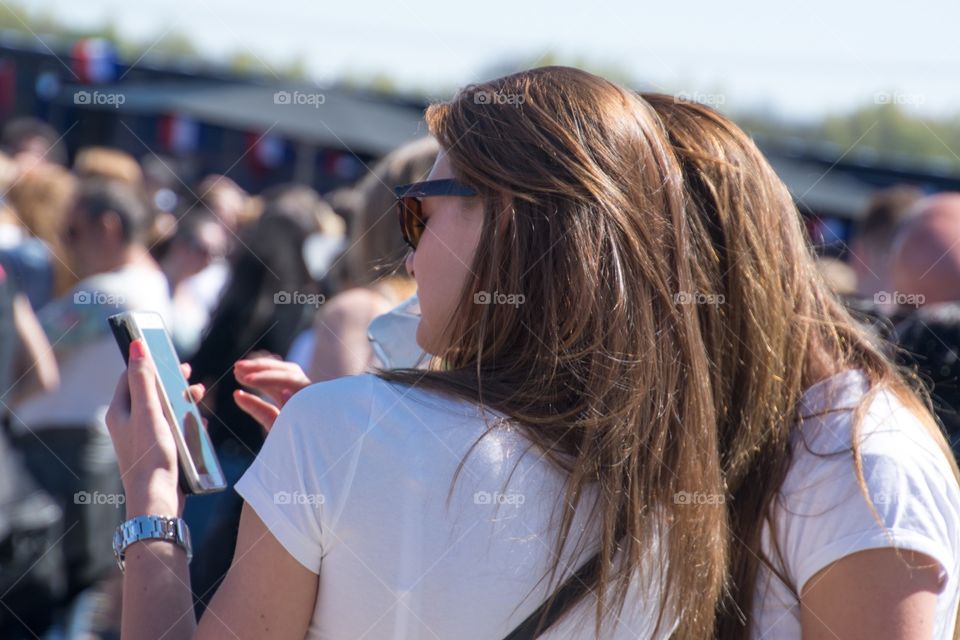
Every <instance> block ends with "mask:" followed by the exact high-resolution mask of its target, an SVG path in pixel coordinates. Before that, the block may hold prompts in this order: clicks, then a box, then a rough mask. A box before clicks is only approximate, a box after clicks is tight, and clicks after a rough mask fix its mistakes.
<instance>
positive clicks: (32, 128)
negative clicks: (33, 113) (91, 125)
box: [0, 117, 67, 167]
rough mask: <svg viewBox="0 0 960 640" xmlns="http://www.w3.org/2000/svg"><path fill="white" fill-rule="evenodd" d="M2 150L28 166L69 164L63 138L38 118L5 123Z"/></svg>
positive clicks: (0, 139)
mask: <svg viewBox="0 0 960 640" xmlns="http://www.w3.org/2000/svg"><path fill="white" fill-rule="evenodd" d="M0 148H2V149H3V151H4V152H5V153H7V154H9V155H11V156H13V157H14V158H16V159H17V161H18V162H20V163H22V164H24V165H25V166H27V167H32V166H34V165H37V164H42V163H52V164H57V165H60V166H66V164H67V148H66V145H65V144H64V143H63V136H61V135H60V133H58V132H57V130H56V129H54V128H53V127H52V126H50V125H49V124H47V123H46V122H44V121H42V120H38V119H37V118H32V117H20V118H14V119H13V120H11V121H10V122H8V123H7V124H5V125H4V127H3V134H2V135H0Z"/></svg>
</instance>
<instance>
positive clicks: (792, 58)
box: [27, 0, 960, 118]
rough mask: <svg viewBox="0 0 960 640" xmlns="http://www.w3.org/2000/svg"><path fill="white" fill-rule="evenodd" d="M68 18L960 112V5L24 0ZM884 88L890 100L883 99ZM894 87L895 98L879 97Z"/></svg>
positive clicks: (418, 69)
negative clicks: (556, 62)
mask: <svg viewBox="0 0 960 640" xmlns="http://www.w3.org/2000/svg"><path fill="white" fill-rule="evenodd" d="M27 4H28V6H29V7H30V9H31V10H47V11H50V12H53V13H54V14H55V15H57V16H58V17H59V18H61V19H62V20H64V21H66V22H67V23H68V24H73V25H77V26H94V25H97V24H101V23H103V22H106V21H108V20H110V21H113V22H114V23H115V24H117V25H118V26H119V27H120V28H121V30H122V31H123V33H125V34H126V35H127V36H128V37H131V38H135V39H142V40H144V41H146V42H149V41H151V40H152V39H154V38H156V37H157V36H159V35H161V34H162V33H163V32H164V31H165V30H167V29H173V30H175V31H178V32H182V33H185V34H187V35H189V36H190V37H191V38H192V40H193V41H194V43H195V44H196V45H197V46H198V47H199V48H200V49H201V50H202V51H203V52H204V53H205V54H208V55H209V56H210V57H212V58H214V59H217V58H224V57H225V56H227V55H228V54H230V53H232V52H235V51H237V50H248V51H250V52H252V53H254V54H255V55H257V56H258V57H260V58H262V59H263V60H264V61H266V62H268V63H269V62H271V61H275V62H279V63H283V62H284V61H289V60H291V59H293V58H295V57H296V56H298V55H302V56H303V57H304V58H305V60H306V63H307V65H308V68H309V70H310V72H311V75H312V76H313V77H314V78H315V79H316V80H318V81H320V82H323V81H325V80H331V79H334V78H336V77H337V76H338V75H340V74H342V73H344V72H352V73H356V74H362V75H373V74H376V73H385V74H387V75H389V76H392V77H393V78H395V79H396V80H397V81H399V82H400V83H401V84H403V83H408V84H411V85H416V86H417V87H425V88H436V90H437V91H440V88H441V87H455V86H458V85H461V84H465V83H467V82H470V81H473V80H480V79H485V78H486V77H489V76H490V74H491V70H492V69H493V68H495V65H497V64H498V63H503V62H504V61H509V60H518V59H536V58H537V57H538V56H539V55H541V54H543V53H544V52H547V51H553V52H555V53H557V54H559V55H560V56H562V57H569V58H574V57H580V56H583V57H586V58H587V59H588V60H590V61H593V62H596V63H597V64H601V65H603V64H612V65H616V66H618V67H620V68H622V69H623V70H625V71H626V72H628V73H629V74H630V75H631V76H632V77H634V78H636V79H637V80H638V81H640V82H642V83H644V84H645V85H646V86H647V87H649V88H659V89H661V90H665V91H669V92H673V93H677V92H686V93H689V94H692V95H694V96H696V95H698V94H700V95H701V96H704V95H705V96H707V97H708V99H711V98H712V99H713V100H714V101H715V102H717V103H718V104H717V106H719V107H721V108H725V109H730V110H739V109H748V108H752V109H768V110H772V111H775V112H777V113H780V114H782V115H784V116H786V117H791V118H806V117H814V116H818V115H821V114H823V113H827V112H830V111H838V110H845V109H848V108H850V107H852V106H853V105H855V104H860V103H864V102H872V101H876V100H884V99H889V100H895V101H898V102H901V103H903V104H905V105H907V106H908V107H909V108H913V109H917V110H919V111H922V112H926V113H932V114H944V113H960V37H958V36H957V33H956V29H957V25H958V24H960V2H957V0H939V1H936V2H932V1H930V2H927V1H920V2H914V3H912V5H909V4H907V3H904V2H889V1H879V2H863V1H861V2H853V1H851V0H833V1H830V0H807V1H806V2H792V3H782V2H780V3H771V2H763V1H760V0H734V1H725V2H706V1H702V0H700V1H697V0H694V1H693V2H657V3H654V2H649V1H644V2H640V1H636V2H599V1H598V2H594V3H589V2H583V1H581V2H546V1H541V0H530V1H527V0H513V1H503V0H489V1H484V2H461V3H455V2H439V1H436V0H391V1H390V2H386V1H380V2H364V1H361V0H356V1H353V2H349V1H348V2H342V1H341V2H323V1H310V0H270V2H251V1H249V0H246V1H244V0H233V1H231V0H163V1H162V2H161V1H159V0H150V1H149V2H130V0H83V1H82V2H77V0H29V2H28V3H27ZM878 95H879V96H880V97H878ZM884 96H886V97H884Z"/></svg>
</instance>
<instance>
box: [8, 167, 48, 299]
mask: <svg viewBox="0 0 960 640" xmlns="http://www.w3.org/2000/svg"><path fill="white" fill-rule="evenodd" d="M18 173H19V169H18V167H17V164H16V163H15V162H14V161H13V159H11V158H10V157H9V156H7V155H6V154H0V193H3V194H8V193H9V192H10V190H11V189H12V188H13V184H14V182H15V181H16V180H17V177H18ZM0 261H2V262H3V264H4V266H6V268H7V271H8V272H9V275H10V277H11V278H12V279H13V280H14V282H15V283H16V287H17V289H18V290H19V291H21V292H23V293H24V294H25V295H26V296H27V298H28V299H29V301H30V304H31V305H32V306H33V308H34V309H39V308H40V307H42V306H43V305H44V304H46V303H47V302H49V301H50V299H51V298H52V297H53V274H54V265H53V263H54V257H53V255H52V253H51V251H50V247H49V246H48V245H47V243H46V242H44V241H43V240H41V239H40V238H37V237H36V236H34V235H33V234H32V233H31V231H30V229H29V228H28V227H27V226H26V225H25V224H24V222H23V220H22V219H21V218H20V216H19V214H18V213H17V211H16V210H14V208H13V204H12V201H11V199H10V198H9V197H7V196H6V195H4V196H3V197H0Z"/></svg>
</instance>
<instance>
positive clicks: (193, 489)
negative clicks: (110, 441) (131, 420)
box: [108, 311, 227, 494]
mask: <svg viewBox="0 0 960 640" xmlns="http://www.w3.org/2000/svg"><path fill="white" fill-rule="evenodd" d="M108 321H109V323H110V328H111V329H112V330H113V333H114V337H115V338H116V339H117V344H118V345H119V347H120V351H121V353H122V354H123V356H124V359H125V360H128V353H129V350H130V343H131V342H133V341H134V340H142V341H143V345H144V347H145V349H146V351H147V352H148V353H149V354H150V359H151V360H152V361H153V365H154V367H155V372H156V392H157V395H156V398H157V402H158V404H159V405H160V406H159V408H160V412H161V413H162V416H163V418H164V419H165V421H166V422H167V427H168V428H169V429H170V433H171V435H172V437H173V441H174V445H175V449H176V457H177V460H178V464H179V484H180V488H181V490H182V491H183V492H184V493H185V494H189V493H193V494H199V493H212V492H216V491H221V490H223V489H225V488H226V485H227V483H226V479H225V477H224V475H223V471H222V469H221V467H220V461H219V460H218V459H217V456H216V452H215V451H214V448H213V443H212V442H211V441H210V437H209V435H208V434H207V430H206V428H205V427H204V425H203V420H202V418H201V416H200V411H199V409H198V408H197V405H196V403H195V402H194V401H193V398H192V396H191V395H190V390H189V387H188V386H187V381H186V379H185V378H184V376H183V373H182V371H181V368H180V367H181V365H180V361H179V359H178V358H177V355H176V352H175V351H174V348H173V343H172V342H171V341H170V337H169V335H168V333H167V331H166V328H165V327H164V325H163V320H162V318H161V317H160V315H159V314H156V313H151V312H144V311H129V312H125V313H121V314H118V315H115V316H111V317H110V318H108ZM127 364H128V365H129V364H130V363H129V361H128V362H127ZM132 396H133V392H132V389H131V401H133V398H132ZM112 435H113V436H114V437H118V434H112ZM119 437H123V436H122V435H119Z"/></svg>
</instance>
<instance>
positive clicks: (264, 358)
mask: <svg viewBox="0 0 960 640" xmlns="http://www.w3.org/2000/svg"><path fill="white" fill-rule="evenodd" d="M233 375H234V376H235V377H236V379H237V382H239V383H240V385H242V386H244V387H248V388H250V389H253V390H254V391H256V392H258V393H260V394H262V395H264V396H266V398H267V399H264V398H262V397H260V396H259V395H255V394H253V393H250V392H249V391H244V390H242V389H237V390H236V391H234V393H233V399H234V401H235V402H236V403H237V406H238V407H240V408H241V409H243V410H244V411H246V412H247V413H248V414H250V416H251V417H252V418H253V419H254V420H256V421H257V422H259V423H260V424H261V425H262V426H263V428H264V429H266V430H267V431H269V430H270V429H271V427H273V422H274V421H275V420H276V419H277V416H278V415H280V409H281V408H282V407H283V405H284V404H286V402H287V400H289V399H290V398H291V396H293V394H295V393H296V392H297V391H299V390H300V389H303V388H304V387H306V386H308V385H310V384H312V383H311V382H310V379H309V378H308V377H307V375H306V374H305V373H304V372H303V369H301V368H300V365H298V364H296V363H293V362H286V361H284V360H283V359H281V358H280V356H278V355H276V354H259V353H258V354H251V357H249V358H245V359H243V360H237V362H236V363H235V364H234V365H233Z"/></svg>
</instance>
